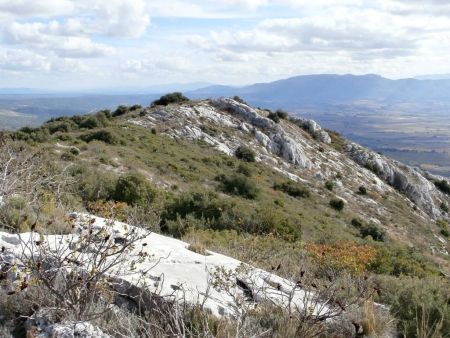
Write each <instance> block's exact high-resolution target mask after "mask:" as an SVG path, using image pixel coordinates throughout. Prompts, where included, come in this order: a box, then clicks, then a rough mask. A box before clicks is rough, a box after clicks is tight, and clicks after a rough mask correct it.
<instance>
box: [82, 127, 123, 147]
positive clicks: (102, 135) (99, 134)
mask: <svg viewBox="0 0 450 338" xmlns="http://www.w3.org/2000/svg"><path fill="white" fill-rule="evenodd" d="M80 139H82V140H83V141H85V142H88V143H89V142H92V141H101V142H105V143H107V144H117V143H118V139H117V137H116V136H115V135H114V134H113V133H112V132H111V131H109V130H106V129H103V130H98V131H94V132H91V133H88V134H83V135H81V136H80Z"/></svg>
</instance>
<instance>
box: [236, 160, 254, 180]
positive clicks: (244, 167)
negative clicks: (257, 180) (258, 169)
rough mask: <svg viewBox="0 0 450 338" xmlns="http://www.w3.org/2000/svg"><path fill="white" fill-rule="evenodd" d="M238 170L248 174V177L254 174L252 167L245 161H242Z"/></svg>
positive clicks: (245, 174)
mask: <svg viewBox="0 0 450 338" xmlns="http://www.w3.org/2000/svg"><path fill="white" fill-rule="evenodd" d="M237 172H238V173H239V174H242V175H244V176H247V177H251V176H252V169H251V168H250V167H249V166H248V165H246V164H245V163H240V164H239V166H238V168H237Z"/></svg>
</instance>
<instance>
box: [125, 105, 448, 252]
mask: <svg viewBox="0 0 450 338" xmlns="http://www.w3.org/2000/svg"><path fill="white" fill-rule="evenodd" d="M140 115H141V116H140V117H138V118H133V119H130V120H129V122H130V123H133V124H137V125H140V126H145V127H147V128H149V129H152V128H157V129H158V130H161V132H162V133H164V134H166V135H168V136H170V137H171V138H174V139H187V140H201V141H203V142H206V143H208V144H209V145H211V146H212V147H214V148H215V149H216V150H218V151H220V152H223V153H225V154H227V155H229V156H233V155H234V153H235V151H236V149H237V148H238V147H239V146H240V145H242V144H245V145H248V146H250V147H251V148H252V149H253V150H254V151H255V153H256V158H257V161H261V162H263V163H265V164H266V165H268V166H269V167H270V168H272V169H274V170H276V171H278V172H280V173H282V174H283V175H285V176H286V177H288V178H289V179H291V180H294V181H299V182H304V183H305V184H307V185H309V186H311V188H313V189H316V190H317V187H318V186H319V185H323V184H324V183H325V182H327V181H330V180H334V181H335V184H336V186H337V189H336V196H337V197H339V198H342V199H343V200H344V201H345V202H346V203H347V204H353V205H355V209H356V210H357V213H358V214H359V215H360V216H361V217H362V218H364V219H367V218H369V219H370V221H371V222H374V223H376V224H379V225H382V226H384V228H385V230H387V231H388V232H389V231H390V230H392V229H390V226H389V225H387V224H383V223H384V222H383V219H386V216H387V215H388V214H389V212H390V210H389V209H390V208H389V206H385V205H383V204H381V203H380V204H378V203H376V202H374V200H373V199H370V198H368V197H367V196H365V195H361V194H355V191H357V190H358V187H365V188H366V189H370V190H371V191H375V192H377V193H378V194H379V195H382V196H392V195H394V196H397V197H398V198H404V199H406V200H407V201H408V205H409V207H410V210H408V211H406V210H405V212H412V213H414V214H415V216H417V220H418V222H421V223H422V222H423V223H424V224H426V223H427V222H428V223H429V224H432V223H433V221H436V220H438V219H447V220H448V219H449V214H448V211H445V208H442V206H444V205H447V204H448V203H449V195H446V194H445V193H444V192H442V191H440V190H439V189H438V188H437V187H436V185H435V184H434V182H436V181H439V180H443V179H444V178H443V177H437V176H433V175H430V174H428V173H425V172H423V171H422V170H420V169H417V168H413V167H409V166H407V165H404V164H402V163H399V162H397V161H395V160H393V159H390V158H387V157H385V156H383V155H381V154H378V153H376V152H374V151H371V150H369V149H367V148H364V147H362V146H360V145H358V144H355V143H352V142H349V141H346V140H344V139H341V138H336V137H335V139H334V140H332V137H331V136H330V134H329V133H328V132H327V131H325V130H323V129H322V128H321V127H320V126H319V125H318V124H317V123H316V122H314V121H312V120H307V119H302V118H298V117H294V116H287V117H286V118H285V119H280V120H279V121H278V123H276V122H275V121H274V120H273V119H270V118H269V117H268V116H269V112H268V111H267V110H263V109H255V108H252V107H250V106H248V105H247V104H245V103H242V102H239V101H236V100H234V99H231V98H222V99H218V100H211V101H199V102H196V103H195V104H193V103H188V104H184V105H169V106H166V107H154V108H151V109H148V110H145V111H144V112H143V113H141V114H140ZM356 206H357V207H356ZM443 209H444V210H443ZM369 210H373V212H369ZM424 226H426V225H424ZM404 230H405V231H408V229H404ZM433 230H436V229H433ZM433 242H434V244H432V243H429V244H430V246H431V247H437V248H439V250H441V251H442V252H444V253H447V252H448V247H447V241H446V240H445V239H444V238H442V237H441V236H440V235H439V232H438V231H437V233H436V236H435V237H434V240H433Z"/></svg>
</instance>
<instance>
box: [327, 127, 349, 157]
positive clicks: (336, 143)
mask: <svg viewBox="0 0 450 338" xmlns="http://www.w3.org/2000/svg"><path fill="white" fill-rule="evenodd" d="M326 132H327V133H328V135H330V138H331V146H332V147H333V148H334V149H336V150H337V151H340V152H342V151H344V150H345V145H346V144H347V142H346V140H345V139H344V138H343V137H342V135H341V134H339V133H338V132H337V131H334V130H329V129H326Z"/></svg>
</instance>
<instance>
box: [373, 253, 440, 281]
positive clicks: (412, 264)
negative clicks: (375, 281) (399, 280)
mask: <svg viewBox="0 0 450 338" xmlns="http://www.w3.org/2000/svg"><path fill="white" fill-rule="evenodd" d="M370 271H373V272H375V273H377V274H385V275H392V276H397V277H398V276H401V275H406V276H417V277H424V276H427V275H430V274H437V273H438V272H437V270H436V269H435V268H434V267H433V265H432V264H431V262H430V261H429V260H427V259H426V258H425V257H424V256H423V255H422V254H420V252H417V251H416V250H414V249H405V248H401V249H396V248H386V247H385V246H380V247H378V253H377V257H376V259H375V260H374V261H373V262H372V264H371V266H370Z"/></svg>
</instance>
